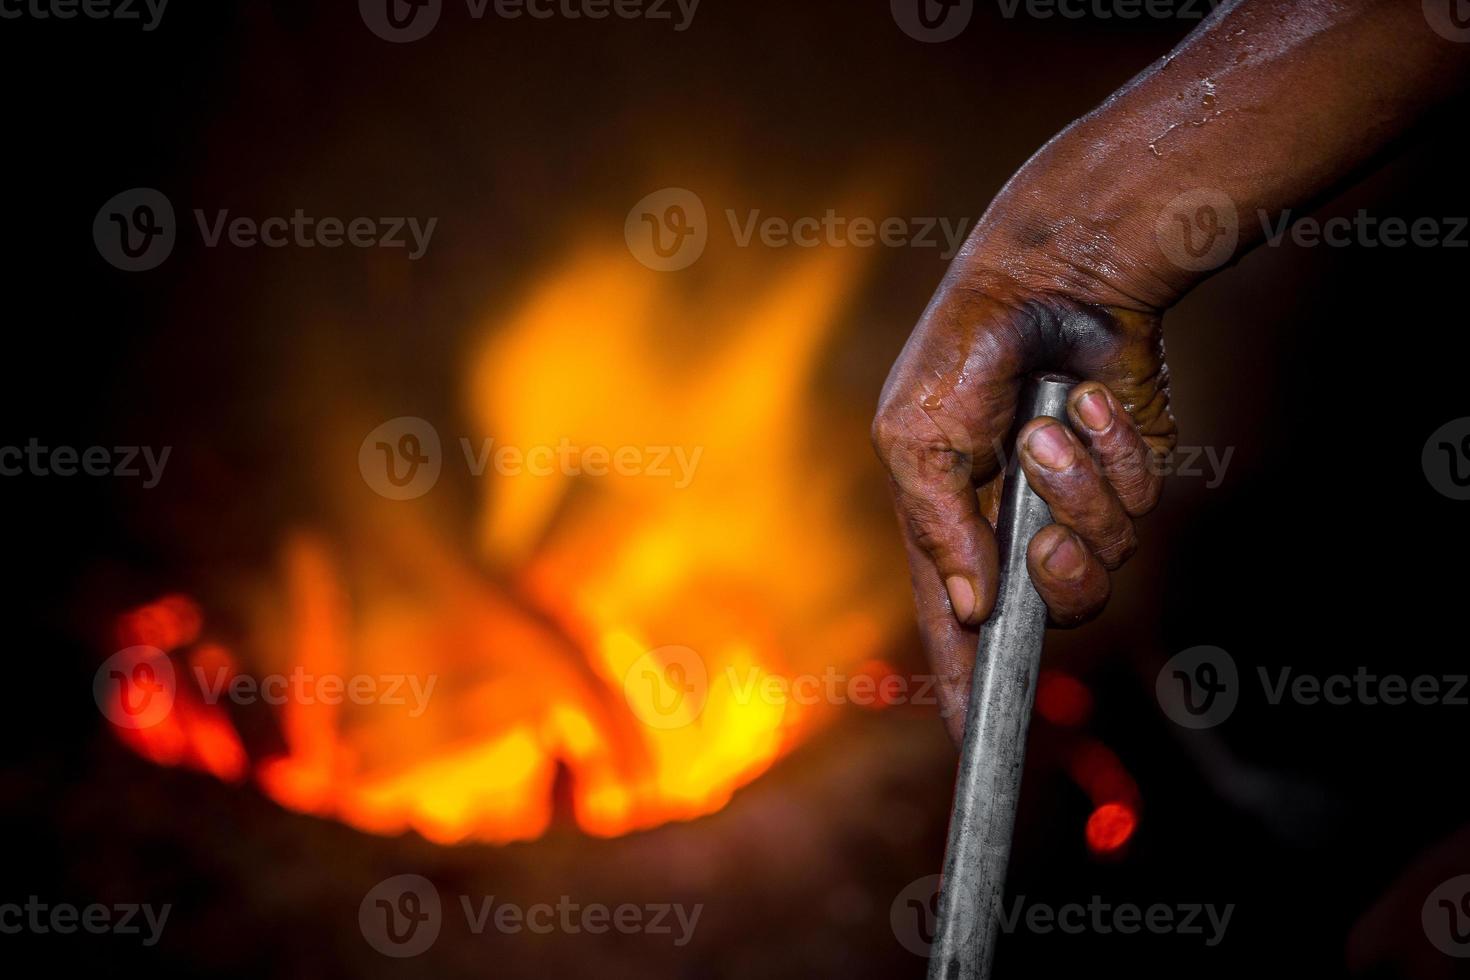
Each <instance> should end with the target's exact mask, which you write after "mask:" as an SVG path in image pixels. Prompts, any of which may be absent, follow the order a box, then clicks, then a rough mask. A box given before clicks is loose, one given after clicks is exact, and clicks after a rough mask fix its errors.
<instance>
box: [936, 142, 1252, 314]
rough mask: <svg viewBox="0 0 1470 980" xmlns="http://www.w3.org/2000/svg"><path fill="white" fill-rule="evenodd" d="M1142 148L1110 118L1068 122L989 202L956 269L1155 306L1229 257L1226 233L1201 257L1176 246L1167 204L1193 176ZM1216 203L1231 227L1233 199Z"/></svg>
mask: <svg viewBox="0 0 1470 980" xmlns="http://www.w3.org/2000/svg"><path fill="white" fill-rule="evenodd" d="M1147 152H1148V151H1147V149H1146V148H1135V147H1134V146H1133V145H1132V141H1130V140H1127V139H1126V138H1123V137H1120V136H1118V135H1117V131H1116V128H1112V127H1108V128H1105V127H1101V126H1098V125H1096V124H1094V123H1092V121H1091V120H1089V119H1084V120H1080V121H1079V122H1077V123H1074V124H1073V125H1072V126H1070V127H1068V128H1067V129H1066V130H1064V131H1063V132H1062V133H1061V134H1060V135H1058V136H1057V137H1056V138H1055V139H1053V140H1052V141H1051V142H1050V143H1048V144H1047V145H1046V146H1045V147H1043V148H1042V149H1041V150H1040V151H1039V152H1038V153H1037V154H1036V155H1035V156H1034V157H1032V158H1031V160H1029V161H1028V162H1027V163H1026V165H1025V166H1023V167H1022V168H1021V169H1020V170H1019V171H1017V173H1016V175H1015V176H1014V177H1012V178H1011V180H1010V181H1009V182H1008V183H1007V184H1006V186H1005V187H1004V188H1003V189H1002V190H1001V192H1000V194H999V195H997V197H996V199H995V200H994V201H993V202H992V203H991V205H990V207H989V208H988V209H987V210H986V212H985V214H984V216H983V217H982V218H981V220H980V222H979V224H978V225H977V226H976V229H975V231H974V233H973V234H972V235H971V238H970V241H969V243H968V244H967V246H966V248H965V250H964V252H963V253H962V256H961V258H962V261H963V262H964V263H965V268H964V269H963V270H962V272H963V274H965V275H966V276H967V277H969V278H977V279H986V278H993V277H996V276H1000V277H1003V278H1004V279H1006V280H1008V281H1010V282H1012V283H1014V284H1016V285H1017V286H1019V287H1021V288H1023V289H1026V290H1028V291H1034V292H1043V293H1059V294H1062V295H1066V296H1069V297H1071V298H1073V299H1076V300H1078V301H1080V302H1084V303H1089V304H1095V305H1099V306H1106V307H1113V308H1118V309H1126V310H1133V311H1136V312H1140V313H1148V314H1158V313H1161V312H1163V311H1164V310H1165V309H1167V308H1168V307H1170V306H1172V305H1173V304H1174V303H1176V302H1178V301H1179V299H1180V298H1182V297H1183V296H1184V294H1185V293H1187V292H1188V291H1189V290H1190V289H1191V288H1193V287H1194V285H1195V284H1197V283H1198V282H1199V281H1200V280H1201V279H1203V278H1205V276H1207V275H1208V274H1209V273H1210V272H1212V271H1214V270H1215V269H1217V268H1219V267H1220V266H1222V265H1224V264H1225V263H1226V262H1227V261H1228V260H1229V258H1231V257H1232V255H1233V253H1234V241H1235V237H1234V235H1233V234H1232V235H1231V237H1230V240H1229V241H1228V242H1224V241H1214V240H1209V241H1211V242H1212V243H1213V244H1214V245H1215V248H1214V252H1213V253H1210V254H1205V255H1203V261H1201V260H1200V258H1199V257H1196V256H1194V255H1192V254H1191V253H1190V251H1187V250H1185V249H1183V248H1182V247H1181V243H1180V242H1179V241H1178V240H1177V237H1178V234H1179V233H1180V231H1181V230H1183V229H1182V227H1180V226H1177V223H1176V220H1175V216H1174V215H1172V214H1171V212H1174V211H1178V210H1180V209H1181V204H1182V206H1183V207H1184V208H1185V209H1186V210H1188V209H1191V208H1192V207H1193V204H1192V198H1193V196H1194V195H1195V194H1197V193H1198V192H1199V190H1200V188H1199V185H1198V181H1197V180H1196V179H1194V178H1193V177H1192V176H1191V175H1188V174H1180V173H1177V172H1172V168H1167V167H1163V166H1161V165H1159V162H1158V161H1157V160H1154V161H1152V162H1151V163H1150V162H1148V161H1144V160H1142V159H1140V156H1139V154H1140V153H1143V154H1147ZM1207 203H1208V202H1207ZM1227 209H1228V213H1224V212H1225V211H1226V210H1227ZM1220 210H1221V214H1220V215H1219V224H1220V226H1221V227H1228V228H1229V229H1231V230H1232V231H1233V229H1234V228H1235V224H1234V222H1235V221H1236V215H1235V213H1234V210H1233V208H1230V207H1229V205H1228V202H1227V203H1226V204H1225V205H1224V206H1223V207H1222V208H1221V209H1220ZM1185 216H1186V217H1190V218H1192V217H1193V211H1192V210H1189V213H1188V214H1187V215H1185ZM1199 241H1200V242H1205V241H1207V239H1205V238H1204V237H1200V239H1199ZM1222 245H1223V246H1225V247H1224V249H1223V251H1224V254H1219V253H1220V252H1221V248H1220V247H1219V246H1222Z"/></svg>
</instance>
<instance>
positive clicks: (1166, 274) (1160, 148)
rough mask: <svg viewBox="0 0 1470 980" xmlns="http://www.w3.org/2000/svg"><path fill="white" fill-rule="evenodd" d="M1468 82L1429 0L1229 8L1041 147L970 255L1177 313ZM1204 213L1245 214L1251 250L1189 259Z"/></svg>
mask: <svg viewBox="0 0 1470 980" xmlns="http://www.w3.org/2000/svg"><path fill="white" fill-rule="evenodd" d="M1467 71H1470V44H1457V43H1454V42H1452V41H1449V40H1447V39H1445V38H1444V37H1442V36H1440V35H1439V34H1438V33H1436V32H1435V31H1434V30H1432V29H1431V27H1430V26H1429V24H1428V23H1427V22H1426V20H1425V17H1424V12H1423V8H1422V5H1421V4H1420V3H1419V2H1418V0H1339V2H1318V0H1239V2H1229V3H1225V4H1223V5H1222V6H1221V7H1220V8H1219V9H1218V10H1217V11H1216V13H1215V14H1214V15H1212V17H1211V19H1210V20H1209V21H1207V22H1206V23H1205V24H1204V25H1202V27H1201V28H1200V30H1198V31H1196V32H1194V33H1193V34H1191V35H1190V37H1189V38H1187V39H1186V40H1185V41H1184V43H1182V44H1181V45H1180V46H1179V47H1178V48H1177V49H1176V50H1175V51H1173V52H1172V53H1171V54H1170V55H1168V56H1167V57H1165V58H1163V59H1161V60H1159V61H1158V62H1156V63H1155V64H1153V65H1151V66H1150V67H1149V68H1148V69H1147V70H1146V71H1144V72H1143V73H1142V74H1141V75H1139V76H1138V77H1137V78H1135V79H1134V80H1133V81H1132V82H1130V83H1129V84H1128V85H1127V86H1125V87H1124V88H1123V89H1121V90H1120V91H1119V92H1118V93H1116V94H1115V95H1114V96H1112V97H1111V98H1110V99H1109V100H1108V101H1107V102H1105V103H1104V104H1103V105H1102V106H1100V107H1098V108H1097V109H1096V110H1094V111H1093V112H1091V113H1089V114H1088V115H1087V116H1085V117H1083V118H1082V119H1080V120H1078V121H1077V122H1076V123H1074V124H1073V125H1072V126H1070V127H1068V128H1067V129H1066V130H1065V131H1063V132H1062V133H1061V134H1060V135H1058V136H1057V137H1056V138H1055V139H1054V140H1052V141H1051V143H1049V144H1048V145H1047V146H1046V147H1044V148H1043V149H1042V150H1041V151H1040V152H1039V153H1037V154H1036V156H1035V157H1033V158H1032V159H1031V160H1030V161H1029V162H1028V163H1027V164H1026V166H1025V167H1023V168H1022V169H1021V171H1020V172H1019V173H1017V175H1016V176H1015V177H1014V178H1013V179H1012V180H1011V182H1010V183H1009V184H1008V185H1007V186H1006V188H1005V189H1004V190H1003V191H1002V192H1001V194H1000V195H999V196H998V197H997V199H996V201H995V203H994V204H993V205H992V206H991V208H990V210H989V211H988V212H987V214H986V216H985V218H984V219H983V220H982V222H981V224H980V226H979V227H978V228H977V230H976V233H975V235H974V236H973V237H972V239H971V241H970V243H969V245H968V247H967V248H966V251H965V257H964V258H963V259H962V260H961V261H962V263H964V264H965V265H967V266H968V267H969V268H970V269H971V270H973V271H976V272H978V273H979V274H981V275H986V276H989V275H996V274H1000V275H1004V276H1006V277H1007V278H1012V279H1015V280H1017V281H1018V282H1020V283H1022V284H1023V285H1025V286H1027V287H1030V288H1036V289H1040V290H1046V291H1051V290H1056V291H1061V292H1065V293H1067V294H1069V295H1073V296H1078V297H1081V298H1084V299H1091V300H1094V301H1096V302H1099V303H1103V304H1106V305H1111V306H1117V307H1123V308H1130V309H1139V310H1161V309H1164V308H1166V307H1168V306H1170V305H1172V304H1173V303H1174V302H1175V301H1176V300H1177V299H1178V298H1179V297H1180V296H1182V295H1183V294H1184V293H1185V292H1187V291H1188V290H1189V289H1190V288H1191V287H1192V286H1194V285H1195V284H1196V283H1197V282H1199V281H1200V280H1201V279H1203V278H1205V277H1206V276H1208V275H1209V274H1210V273H1211V272H1213V271H1214V270H1215V268H1216V267H1218V266H1219V265H1220V264H1223V262H1224V261H1225V260H1227V259H1228V258H1230V257H1232V255H1239V254H1241V253H1242V252H1244V251H1245V250H1246V249H1248V248H1250V247H1251V246H1252V245H1254V244H1256V243H1257V242H1258V241H1259V240H1260V239H1261V238H1262V237H1263V234H1264V231H1263V227H1262V222H1261V221H1260V220H1258V218H1257V215H1258V214H1260V213H1265V214H1268V215H1274V214H1275V213H1276V212H1278V211H1280V210H1281V209H1282V208H1285V207H1289V206H1293V205H1296V204H1299V203H1301V202H1304V201H1309V200H1311V199H1313V198H1316V197H1318V196H1319V195H1321V194H1323V193H1324V192H1326V191H1327V190H1329V189H1330V188H1332V187H1333V186H1334V185H1336V184H1338V183H1340V182H1341V181H1343V180H1344V179H1345V178H1347V177H1348V176H1350V175H1351V174H1352V173H1353V172H1354V171H1355V170H1357V169H1358V168H1359V167H1361V166H1362V165H1363V164H1364V163H1365V162H1367V161H1368V160H1369V159H1370V158H1371V157H1373V156H1374V155H1375V154H1377V153H1379V152H1381V151H1382V150H1383V149H1384V148H1385V147H1386V146H1388V145H1389V144H1391V143H1392V142H1393V141H1394V140H1395V138H1397V137H1398V136H1400V135H1401V134H1402V133H1403V132H1404V131H1405V130H1406V129H1408V128H1409V127H1410V126H1412V125H1413V123H1414V122H1415V121H1416V120H1417V119H1419V118H1420V117H1421V116H1423V115H1424V113H1425V112H1426V111H1427V110H1428V109H1429V108H1430V107H1431V106H1433V105H1434V104H1435V103H1437V102H1440V101H1442V100H1443V99H1445V98H1446V96H1448V95H1450V94H1452V93H1453V92H1455V91H1457V90H1459V89H1461V88H1462V87H1463V86H1464V85H1465V83H1466V80H1467ZM1181 195H1189V196H1188V197H1185V198H1184V199H1183V201H1181ZM1201 202H1207V203H1208V202H1219V203H1218V206H1217V207H1216V210H1217V211H1224V210H1226V209H1229V208H1233V212H1234V213H1233V214H1219V215H1218V217H1219V219H1220V220H1221V221H1227V222H1233V224H1234V226H1235V228H1236V229H1238V235H1239V238H1238V246H1237V247H1236V248H1234V249H1233V250H1227V253H1226V254H1223V255H1221V256H1220V257H1219V259H1218V261H1216V257H1215V256H1213V255H1210V254H1205V255H1203V256H1201V257H1200V260H1199V261H1194V260H1192V259H1190V258H1188V257H1186V260H1185V261H1184V262H1183V263H1181V261H1179V258H1180V253H1179V251H1178V249H1179V243H1178V242H1176V241H1173V240H1171V239H1170V235H1171V234H1180V233H1184V232H1186V231H1187V230H1188V229H1184V228H1182V227H1179V228H1177V229H1176V225H1178V223H1179V222H1188V221H1191V220H1193V219H1194V217H1195V215H1194V213H1193V209H1195V208H1196V207H1197V206H1198V205H1199V204H1200V203H1201ZM1171 210H1182V211H1185V212H1188V213H1181V214H1171V213H1170V212H1171ZM1215 217H1216V216H1214V215H1211V216H1210V219H1211V221H1213V220H1214V218H1215ZM1201 235H1203V232H1202V231H1201ZM1201 240H1203V238H1202V239H1201ZM1212 263H1213V264H1212ZM1191 266H1196V267H1191ZM1197 266H1203V267H1197Z"/></svg>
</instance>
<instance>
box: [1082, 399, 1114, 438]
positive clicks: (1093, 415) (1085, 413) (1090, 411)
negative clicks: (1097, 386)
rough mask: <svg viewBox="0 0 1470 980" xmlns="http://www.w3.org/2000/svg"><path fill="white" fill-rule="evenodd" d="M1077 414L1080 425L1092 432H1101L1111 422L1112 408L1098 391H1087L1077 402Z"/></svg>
mask: <svg viewBox="0 0 1470 980" xmlns="http://www.w3.org/2000/svg"><path fill="white" fill-rule="evenodd" d="M1077 414H1078V415H1080V416H1081V417H1082V424H1083V425H1085V426H1087V427H1088V428H1089V429H1091V430H1092V431H1093V432H1101V431H1103V430H1104V429H1106V428H1107V427H1108V426H1109V425H1111V424H1112V422H1113V406H1111V405H1109V404H1108V400H1107V399H1106V398H1104V397H1103V395H1102V392H1100V391H1089V392H1088V393H1087V394H1085V395H1083V396H1082V397H1081V398H1080V399H1078V401H1077Z"/></svg>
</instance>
